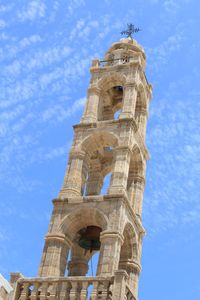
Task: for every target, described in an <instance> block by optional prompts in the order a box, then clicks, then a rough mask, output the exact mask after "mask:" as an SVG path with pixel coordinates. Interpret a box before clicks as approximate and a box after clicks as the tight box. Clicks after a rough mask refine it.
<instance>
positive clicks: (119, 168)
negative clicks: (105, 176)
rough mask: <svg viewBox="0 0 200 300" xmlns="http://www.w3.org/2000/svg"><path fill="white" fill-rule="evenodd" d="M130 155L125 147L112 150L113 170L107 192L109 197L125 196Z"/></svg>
mask: <svg viewBox="0 0 200 300" xmlns="http://www.w3.org/2000/svg"><path fill="white" fill-rule="evenodd" d="M130 154H131V153H130V150H129V148H127V147H118V148H116V149H115V150H114V169H113V173H112V176H111V182H110V187H109V190H108V194H109V195H111V194H126V187H127V179H128V172H129V163H130Z"/></svg>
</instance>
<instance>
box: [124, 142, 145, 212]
mask: <svg viewBox="0 0 200 300" xmlns="http://www.w3.org/2000/svg"><path fill="white" fill-rule="evenodd" d="M142 178H144V165H143V161H142V157H141V153H140V150H139V148H138V147H137V146H136V145H135V147H134V149H133V153H132V156H131V160H130V166H129V173H128V180H127V194H128V199H129V201H130V204H131V206H132V207H133V209H134V210H135V206H136V200H138V199H137V192H138V190H137V182H138V180H141V179H142Z"/></svg>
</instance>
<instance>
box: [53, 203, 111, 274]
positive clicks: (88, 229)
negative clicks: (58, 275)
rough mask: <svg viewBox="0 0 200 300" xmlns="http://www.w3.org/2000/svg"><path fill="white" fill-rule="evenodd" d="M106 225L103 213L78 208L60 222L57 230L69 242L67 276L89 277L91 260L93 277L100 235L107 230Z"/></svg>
mask: <svg viewBox="0 0 200 300" xmlns="http://www.w3.org/2000/svg"><path fill="white" fill-rule="evenodd" d="M107 224H108V220H107V217H106V216H105V214H104V213H103V212H101V211H100V210H98V209H96V208H88V207H83V208H80V209H78V210H76V211H75V212H73V213H72V214H70V215H68V216H66V217H65V218H64V219H63V220H62V222H61V225H60V228H59V230H60V232H61V233H62V234H64V235H65V236H66V239H67V240H70V241H71V247H70V255H69V258H68V263H67V271H66V272H65V274H66V275H67V276H86V275H88V276H89V273H88V272H90V274H91V272H92V270H91V258H92V265H93V274H94V276H95V274H96V268H97V256H98V255H97V253H99V250H100V245H101V243H100V233H101V231H103V230H106V229H107ZM94 255H95V256H94ZM93 256H94V257H93Z"/></svg>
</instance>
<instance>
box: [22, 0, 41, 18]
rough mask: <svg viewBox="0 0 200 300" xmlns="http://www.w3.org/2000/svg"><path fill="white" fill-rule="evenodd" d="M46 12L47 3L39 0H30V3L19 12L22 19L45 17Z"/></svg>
mask: <svg viewBox="0 0 200 300" xmlns="http://www.w3.org/2000/svg"><path fill="white" fill-rule="evenodd" d="M45 12H46V5H45V3H44V2H41V1H39V0H35V1H30V2H29V3H28V5H27V6H26V7H24V8H22V10H21V11H19V12H18V18H19V20H20V21H27V20H30V21H34V20H35V19H37V18H44V17H45Z"/></svg>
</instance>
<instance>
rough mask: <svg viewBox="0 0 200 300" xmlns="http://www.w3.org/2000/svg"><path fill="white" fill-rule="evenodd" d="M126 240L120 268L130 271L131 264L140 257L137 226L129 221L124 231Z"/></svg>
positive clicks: (121, 254)
mask: <svg viewBox="0 0 200 300" xmlns="http://www.w3.org/2000/svg"><path fill="white" fill-rule="evenodd" d="M123 237H124V242H123V244H122V247H121V252H120V260H119V269H124V270H126V271H127V272H128V273H129V268H130V265H131V264H132V262H133V261H135V260H137V257H138V242H137V234H136V232H135V228H134V227H133V225H132V224H131V223H130V222H127V223H126V224H125V226H124V231H123Z"/></svg>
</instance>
